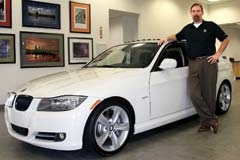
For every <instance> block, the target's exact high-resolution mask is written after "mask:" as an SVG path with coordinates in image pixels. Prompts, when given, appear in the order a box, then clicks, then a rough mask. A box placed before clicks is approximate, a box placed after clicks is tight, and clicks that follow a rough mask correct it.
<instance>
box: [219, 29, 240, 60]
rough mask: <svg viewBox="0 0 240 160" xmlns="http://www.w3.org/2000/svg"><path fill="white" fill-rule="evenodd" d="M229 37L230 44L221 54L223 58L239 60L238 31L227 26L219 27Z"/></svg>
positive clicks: (239, 32) (239, 36) (239, 37)
mask: <svg viewBox="0 0 240 160" xmlns="http://www.w3.org/2000/svg"><path fill="white" fill-rule="evenodd" d="M221 28H222V29H223V30H224V31H225V32H226V33H227V34H228V36H229V37H230V43H229V45H228V47H227V49H226V50H225V52H224V53H223V54H224V55H225V56H228V57H233V58H237V59H239V58H240V47H239V44H240V30H239V29H234V28H229V27H227V26H223V27H221Z"/></svg>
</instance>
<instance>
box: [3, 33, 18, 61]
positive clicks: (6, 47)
mask: <svg viewBox="0 0 240 160" xmlns="http://www.w3.org/2000/svg"><path fill="white" fill-rule="evenodd" d="M15 57H16V56H15V35H14V34H0V63H15V62H16V61H15V59H16V58H15Z"/></svg>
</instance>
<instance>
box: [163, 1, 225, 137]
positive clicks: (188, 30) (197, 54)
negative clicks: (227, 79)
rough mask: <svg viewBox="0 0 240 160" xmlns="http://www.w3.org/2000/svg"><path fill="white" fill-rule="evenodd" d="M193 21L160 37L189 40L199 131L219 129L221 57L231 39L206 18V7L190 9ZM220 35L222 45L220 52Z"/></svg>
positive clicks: (190, 87) (192, 95) (191, 91)
mask: <svg viewBox="0 0 240 160" xmlns="http://www.w3.org/2000/svg"><path fill="white" fill-rule="evenodd" d="M190 14H191V17H192V19H193V23H190V24H188V25H186V26H185V27H184V28H183V29H182V30H181V31H180V32H178V33H177V34H175V35H170V36H168V37H166V38H162V39H160V41H159V43H160V44H162V43H165V42H167V41H170V40H183V39H185V40H186V41H187V46H188V53H189V78H188V92H189V95H190V98H191V100H192V103H193V105H194V107H195V109H196V111H197V113H198V115H199V116H200V120H201V126H200V127H199V129H198V131H199V132H204V131H209V130H210V129H211V128H212V129H213V131H214V133H217V130H218V126H219V124H218V120H217V116H216V115H215V110H216V83H217V74H218V66H217V61H218V58H219V57H220V56H221V55H222V53H223V51H224V50H225V48H226V47H227V45H228V42H229V38H228V36H227V35H226V34H225V33H224V31H223V30H222V29H221V28H220V27H219V26H218V25H217V24H215V23H214V22H211V21H205V20H203V19H202V16H203V7H202V5H201V4H199V3H194V4H193V5H192V6H191V8H190ZM216 38H217V39H218V40H219V41H221V45H220V47H219V48H218V50H217V51H216V47H215V43H216Z"/></svg>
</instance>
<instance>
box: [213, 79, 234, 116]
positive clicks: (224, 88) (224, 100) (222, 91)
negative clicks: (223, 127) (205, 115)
mask: <svg viewBox="0 0 240 160" xmlns="http://www.w3.org/2000/svg"><path fill="white" fill-rule="evenodd" d="M231 101H232V93H231V86H230V85H229V83H227V82H223V83H222V84H221V86H220V88H219V90H218V94H217V101H216V114H218V115H221V114H224V113H226V112H227V111H228V110H229V109H230V106H231Z"/></svg>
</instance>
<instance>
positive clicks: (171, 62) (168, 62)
mask: <svg viewBox="0 0 240 160" xmlns="http://www.w3.org/2000/svg"><path fill="white" fill-rule="evenodd" d="M176 67H177V61H176V60H175V59H171V58H165V59H164V60H163V61H162V63H161V64H160V66H159V68H160V69H162V70H166V69H173V68H176Z"/></svg>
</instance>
